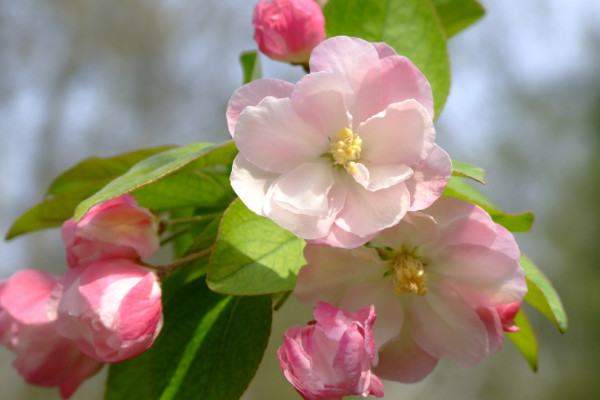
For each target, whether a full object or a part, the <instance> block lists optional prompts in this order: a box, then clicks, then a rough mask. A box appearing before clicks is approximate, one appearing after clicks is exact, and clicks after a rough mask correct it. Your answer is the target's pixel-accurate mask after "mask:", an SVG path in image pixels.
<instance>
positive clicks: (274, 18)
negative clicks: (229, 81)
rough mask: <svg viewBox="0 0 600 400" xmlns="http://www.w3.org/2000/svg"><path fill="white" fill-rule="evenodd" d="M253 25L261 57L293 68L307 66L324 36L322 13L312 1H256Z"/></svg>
mask: <svg viewBox="0 0 600 400" xmlns="http://www.w3.org/2000/svg"><path fill="white" fill-rule="evenodd" d="M252 25H253V26H254V40H255V41H256V43H257V44H258V48H259V49H260V51H261V52H262V53H264V54H265V55H267V56H268V57H270V58H272V59H274V60H278V61H285V62H289V63H292V64H305V63H307V62H308V58H309V57H310V53H311V51H312V49H314V47H315V46H316V45H318V44H319V43H321V42H322V41H323V40H325V36H326V35H325V17H324V16H323V11H321V8H320V7H319V5H318V4H317V3H315V2H314V1H313V0H273V1H271V2H268V1H259V2H258V3H257V4H256V6H255V7H254V16H253V18H252Z"/></svg>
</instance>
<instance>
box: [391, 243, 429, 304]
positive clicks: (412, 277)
mask: <svg viewBox="0 0 600 400" xmlns="http://www.w3.org/2000/svg"><path fill="white" fill-rule="evenodd" d="M393 274H394V293H396V294H397V295H398V296H400V295H401V294H402V292H407V293H415V294H418V295H419V296H424V295H425V294H426V293H427V274H426V273H425V269H424V268H423V262H422V261H421V260H419V259H418V258H416V257H414V256H412V255H410V254H404V253H403V254H400V256H398V258H397V259H396V261H395V262H394V272H393Z"/></svg>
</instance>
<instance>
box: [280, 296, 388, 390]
mask: <svg viewBox="0 0 600 400" xmlns="http://www.w3.org/2000/svg"><path fill="white" fill-rule="evenodd" d="M313 315H314V317H315V320H316V321H313V322H312V323H309V325H308V326H306V327H302V326H293V327H291V328H289V329H288V330H287V331H286V332H285V336H284V342H283V345H282V346H281V347H280V348H279V350H278V351H277V357H278V358H279V365H281V369H282V370H283V374H284V375H285V377H286V378H287V380H288V381H289V382H290V383H291V384H292V385H294V388H295V389H296V391H297V392H298V393H300V395H301V396H302V397H303V398H304V399H305V400H337V399H342V398H343V397H344V396H351V395H356V394H359V395H362V396H364V397H366V396H368V395H369V394H373V395H375V396H376V397H383V394H384V390H383V385H382V383H381V381H380V380H379V378H377V377H376V376H375V374H373V373H371V366H372V365H373V357H374V355H375V340H374V339H373V332H372V331H371V329H372V327H373V322H375V317H376V315H375V308H374V307H373V306H370V307H365V308H361V309H360V310H358V311H357V312H355V313H352V312H348V311H345V310H338V309H337V308H335V307H333V306H331V305H329V304H327V303H324V302H319V303H318V305H317V307H316V309H315V311H314V314H313Z"/></svg>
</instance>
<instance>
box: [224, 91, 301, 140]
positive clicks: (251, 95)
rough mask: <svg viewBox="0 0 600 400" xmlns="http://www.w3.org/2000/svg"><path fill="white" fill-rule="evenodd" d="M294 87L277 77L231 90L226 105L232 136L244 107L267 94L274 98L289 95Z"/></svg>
mask: <svg viewBox="0 0 600 400" xmlns="http://www.w3.org/2000/svg"><path fill="white" fill-rule="evenodd" d="M293 89H294V85H293V84H292V83H290V82H286V81H282V80H279V79H258V80H255V81H252V82H250V83H248V84H246V85H244V86H242V87H241V88H239V89H237V90H236V91H235V92H233V95H232V96H231V98H230V99H229V103H228V105H227V114H226V115H227V127H228V128H229V133H230V134H231V136H232V137H233V136H234V134H235V127H236V125H237V120H238V117H239V116H240V114H241V113H242V111H243V110H244V108H246V107H248V106H255V105H257V104H258V103H260V101H261V100H262V99H264V98H265V97H267V96H271V97H275V98H284V97H289V96H290V94H291V93H292V90H293Z"/></svg>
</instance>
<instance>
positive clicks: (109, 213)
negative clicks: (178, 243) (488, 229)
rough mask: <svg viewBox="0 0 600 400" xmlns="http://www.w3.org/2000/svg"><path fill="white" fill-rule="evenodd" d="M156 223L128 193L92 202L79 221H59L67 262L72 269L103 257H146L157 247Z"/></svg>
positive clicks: (156, 220) (147, 211) (153, 217)
mask: <svg viewBox="0 0 600 400" xmlns="http://www.w3.org/2000/svg"><path fill="white" fill-rule="evenodd" d="M158 225H159V224H158V219H157V218H156V217H155V216H154V215H153V214H152V213H151V212H150V211H149V210H148V209H146V208H142V207H139V206H138V204H137V201H136V200H135V198H134V197H133V196H132V195H130V194H124V195H122V196H119V197H116V198H114V199H111V200H108V201H105V202H103V203H100V204H96V205H95V206H93V207H92V208H90V210H89V211H88V212H87V214H85V216H84V217H83V218H82V219H81V220H80V221H79V222H75V220H74V219H73V218H71V219H70V220H68V221H65V223H64V224H63V226H62V231H61V236H62V241H63V243H64V245H65V248H66V254H67V262H68V263H69V266H71V268H75V267H79V266H82V265H87V264H89V263H91V262H94V261H96V260H100V259H103V258H129V259H136V258H140V257H150V256H151V255H153V254H154V253H156V251H158V248H159V239H158Z"/></svg>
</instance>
